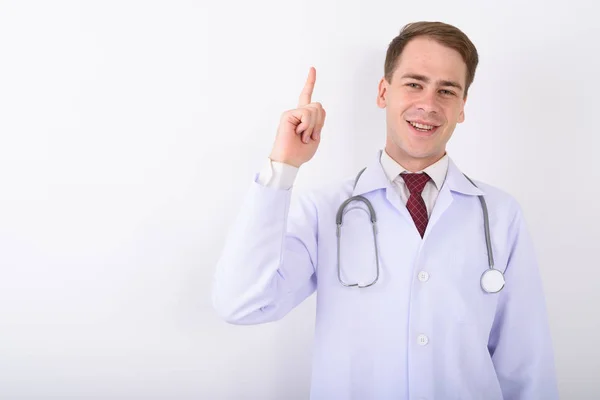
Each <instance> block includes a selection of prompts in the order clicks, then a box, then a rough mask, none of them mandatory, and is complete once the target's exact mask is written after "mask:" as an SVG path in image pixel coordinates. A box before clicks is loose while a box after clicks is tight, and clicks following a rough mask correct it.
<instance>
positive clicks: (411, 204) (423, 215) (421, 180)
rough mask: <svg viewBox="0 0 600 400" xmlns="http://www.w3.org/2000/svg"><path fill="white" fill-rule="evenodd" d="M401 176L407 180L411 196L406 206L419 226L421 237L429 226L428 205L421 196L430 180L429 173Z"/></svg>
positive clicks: (404, 174)
mask: <svg viewBox="0 0 600 400" xmlns="http://www.w3.org/2000/svg"><path fill="white" fill-rule="evenodd" d="M400 176H401V177H402V178H403V179H404V182H406V186H407V187H408V191H409V192H410V196H409V197H408V202H407V203H406V208H408V212H409V213H410V216H411V217H412V219H413V221H415V225H416V226H417V230H418V231H419V234H420V235H421V237H423V235H424V234H425V228H427V221H428V220H429V217H428V216H427V207H426V206H425V201H424V200H423V197H422V196H421V193H422V192H423V188H425V184H426V183H427V182H428V181H429V179H430V178H429V175H427V174H426V173H422V174H407V173H403V174H400Z"/></svg>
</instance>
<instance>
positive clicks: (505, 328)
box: [488, 205, 558, 400]
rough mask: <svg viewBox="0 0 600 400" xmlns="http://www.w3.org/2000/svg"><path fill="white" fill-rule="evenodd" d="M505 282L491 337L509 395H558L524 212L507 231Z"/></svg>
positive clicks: (529, 398)
mask: <svg viewBox="0 0 600 400" xmlns="http://www.w3.org/2000/svg"><path fill="white" fill-rule="evenodd" d="M508 244H509V246H510V254H509V258H508V263H507V265H506V270H505V280H506V286H505V287H504V289H503V290H502V291H501V292H500V293H499V296H500V298H499V299H498V308H497V314H496V318H495V321H494V324H493V328H492V331H491V335H490V339H489V344H488V347H489V350H490V354H491V355H492V360H493V363H494V366H495V369H496V373H497V375H498V379H499V382H500V385H501V388H502V393H503V396H504V399H506V400H539V399H544V400H554V399H558V389H557V384H556V376H555V366H554V354H553V348H552V339H551V335H550V328H549V323H548V316H547V311H546V304H545V299H544V291H543V285H542V280H541V276H540V272H539V269H538V264H537V260H536V255H535V250H534V246H533V242H532V239H531V237H530V234H529V232H528V229H527V226H526V222H525V220H524V218H523V214H522V211H521V209H520V207H519V206H518V205H516V213H515V217H514V220H513V222H512V224H511V227H510V229H509V234H508Z"/></svg>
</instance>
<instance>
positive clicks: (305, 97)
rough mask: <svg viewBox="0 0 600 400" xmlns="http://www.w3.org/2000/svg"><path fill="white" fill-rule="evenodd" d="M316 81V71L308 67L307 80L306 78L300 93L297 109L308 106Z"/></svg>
mask: <svg viewBox="0 0 600 400" xmlns="http://www.w3.org/2000/svg"><path fill="white" fill-rule="evenodd" d="M316 80H317V70H316V69H315V68H314V67H310V71H309V72H308V78H306V83H305V84H304V89H302V93H300V98H299V100H298V107H303V106H306V105H308V104H310V102H311V96H312V92H313V89H314V87H315V81H316Z"/></svg>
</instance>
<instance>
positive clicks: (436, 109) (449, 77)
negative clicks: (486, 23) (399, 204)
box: [377, 37, 467, 169]
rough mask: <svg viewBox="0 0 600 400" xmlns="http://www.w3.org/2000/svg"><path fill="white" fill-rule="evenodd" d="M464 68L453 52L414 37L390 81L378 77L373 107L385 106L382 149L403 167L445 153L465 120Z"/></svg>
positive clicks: (421, 164)
mask: <svg viewBox="0 0 600 400" xmlns="http://www.w3.org/2000/svg"><path fill="white" fill-rule="evenodd" d="M466 72H467V65H466V64H465V62H464V61H463V59H462V57H461V56H460V54H459V53H458V52H457V51H456V50H453V49H450V48H448V47H445V46H442V45H441V44H439V43H437V42H435V41H433V40H432V39H429V38H425V37H417V38H415V39H412V40H411V41H410V42H409V43H408V44H407V45H406V46H405V47H404V50H403V52H402V54H401V55H400V58H399V60H398V64H397V66H396V70H395V71H394V74H393V77H392V82H391V83H389V82H387V81H386V80H385V78H382V80H381V82H380V83H379V93H378V97H377V105H378V106H379V107H381V108H385V109H386V123H387V139H386V151H387V152H388V153H389V154H390V155H391V156H392V157H393V158H394V159H396V161H398V162H400V163H401V164H402V165H403V166H404V167H405V168H411V167H415V168H416V167H417V166H418V167H419V168H418V169H421V168H424V167H425V166H427V165H430V164H432V163H434V162H435V161H437V160H439V159H440V158H441V157H442V156H443V155H444V154H445V151H446V143H447V142H448V140H449V139H450V137H451V136H452V133H453V132H454V128H455V126H456V124H457V123H461V122H463V121H464V118H465V115H464V105H465V102H466V98H465V97H464V88H465V81H466ZM416 124H418V125H416ZM415 125H416V126H415Z"/></svg>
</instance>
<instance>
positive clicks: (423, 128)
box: [406, 121, 439, 135]
mask: <svg viewBox="0 0 600 400" xmlns="http://www.w3.org/2000/svg"><path fill="white" fill-rule="evenodd" d="M406 122H407V123H408V124H409V125H410V126H411V127H412V128H413V129H414V130H415V131H416V132H421V133H425V134H427V135H431V134H433V133H434V132H435V131H436V130H437V128H439V126H437V125H430V124H426V123H421V122H414V121H406Z"/></svg>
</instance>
